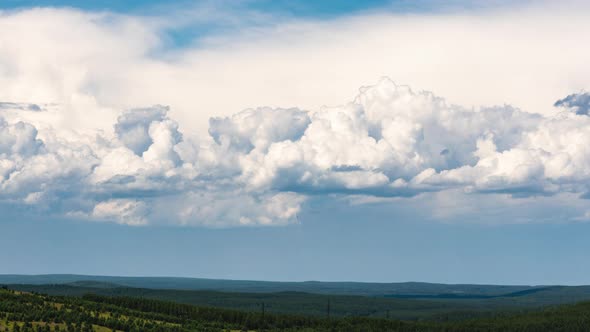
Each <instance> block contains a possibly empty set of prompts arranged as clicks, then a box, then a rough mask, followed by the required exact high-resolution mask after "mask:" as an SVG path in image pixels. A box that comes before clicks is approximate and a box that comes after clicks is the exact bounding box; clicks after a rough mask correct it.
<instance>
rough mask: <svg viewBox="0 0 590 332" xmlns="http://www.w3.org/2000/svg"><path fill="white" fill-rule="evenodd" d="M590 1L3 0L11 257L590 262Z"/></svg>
mask: <svg viewBox="0 0 590 332" xmlns="http://www.w3.org/2000/svg"><path fill="white" fill-rule="evenodd" d="M589 13H590V6H588V5H587V4H584V2H579V1H568V2H564V3H561V4H557V3H555V2H549V1H524V2H519V3H518V4H513V3H512V2H510V1H501V0H498V1H485V2H483V1H482V2H477V1H475V2H474V1H469V2H466V1H460V0H457V1H436V0H423V1H401V0H400V1H377V0H375V1H367V2H358V1H323V2H317V1H255V0H252V1H246V0H244V1H198V2H194V1H191V2H188V1H172V2H170V1H159V0H154V1H125V2H121V1H106V0H104V1H94V2H86V1H84V2H82V1H50V0H45V1H24V0H8V1H5V2H2V3H1V4H0V234H2V235H4V236H3V240H2V241H0V252H2V253H5V254H3V255H6V257H3V259H2V261H3V263H2V266H0V273H11V274H12V273H24V274H43V273H78V274H95V275H135V276H139V275H143V276H185V277H207V278H226V279H257V280H284V281H287V280H289V281H303V280H325V281H379V282H400V281H428V282H445V283H488V284H588V283H590V280H588V277H586V276H588V275H590V274H589V273H588V272H590V267H587V264H585V262H586V261H587V259H586V258H587V257H586V254H585V253H586V252H588V249H590V244H589V243H588V241H586V236H585V235H586V234H588V231H590V224H589V223H588V221H590V208H589V207H588V197H590V149H588V147H587V144H586V142H588V140H589V139H590V113H589V112H590V93H588V92H587V91H588V90H589V89H590V81H589V80H588V77H590V66H588V65H587V59H588V58H589V57H590V47H589V46H588V44H587V43H585V42H583V34H582V33H581V32H582V31H588V29H590V22H588V20H587V17H588V14H589Z"/></svg>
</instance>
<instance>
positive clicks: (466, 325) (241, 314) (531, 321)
mask: <svg viewBox="0 0 590 332" xmlns="http://www.w3.org/2000/svg"><path fill="white" fill-rule="evenodd" d="M105 328H106V329H108V330H109V331H126V332H139V331H146V332H150V331H158V332H166V331H172V332H185V331H211V332H212V331H244V330H250V331H252V330H253V331H326V332H328V331H344V332H347V331H350V332H356V331H359V332H360V331H366V332H370V331H402V332H403V331H449V332H451V331H456V332H462V331H523V332H527V331H531V332H532V331H589V330H590V302H588V303H580V304H576V305H567V306H560V307H555V308H548V309H545V310H542V311H539V312H531V313H526V314H520V315H502V316H497V317H493V318H481V319H471V320H464V321H455V322H444V323H437V322H406V321H400V320H390V319H375V318H366V317H356V318H355V317H347V318H329V317H325V318H318V317H309V316H297V315H283V314H269V313H265V312H262V311H261V312H245V311H237V310H229V309H220V308H208V307H197V306H193V305H187V304H179V303H175V302H167V301H159V300H153V299H143V298H132V297H106V296H99V295H92V294H88V295H85V296H83V297H82V298H79V297H60V296H47V295H41V294H32V293H21V292H15V291H8V290H0V331H18V332H37V331H38V332H46V331H47V332H53V331H66V332H88V331H105Z"/></svg>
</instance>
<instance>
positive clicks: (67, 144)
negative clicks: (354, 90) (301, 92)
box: [0, 78, 590, 227]
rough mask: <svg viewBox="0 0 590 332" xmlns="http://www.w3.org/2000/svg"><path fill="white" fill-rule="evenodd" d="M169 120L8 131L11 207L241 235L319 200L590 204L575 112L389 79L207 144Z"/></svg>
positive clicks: (242, 122) (261, 117) (137, 117)
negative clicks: (346, 98)
mask: <svg viewBox="0 0 590 332" xmlns="http://www.w3.org/2000/svg"><path fill="white" fill-rule="evenodd" d="M22 111H23V110H22V109H20V108H18V107H17V108H16V112H17V113H18V112H22ZM168 113H169V109H168V108H167V107H164V106H153V107H147V108H135V109H130V110H126V111H122V112H120V114H119V116H117V117H116V122H115V123H114V124H113V133H114V134H113V135H112V136H109V135H108V134H106V133H104V132H101V131H94V132H88V133H86V134H80V135H78V136H72V135H71V134H70V133H68V132H61V131H59V130H56V129H55V128H53V127H43V128H41V129H37V128H36V127H35V126H34V125H33V124H30V123H25V122H22V121H20V120H18V119H17V118H18V117H10V118H8V120H7V119H2V120H0V137H1V138H2V140H0V142H1V144H0V176H1V177H0V179H1V181H0V185H1V186H2V194H1V195H0V199H1V200H2V201H3V202H4V203H7V202H12V203H13V204H22V205H27V206H29V207H30V208H32V209H33V210H35V209H36V210H37V211H39V212H41V211H42V212H43V213H52V214H54V215H63V216H69V217H78V218H82V219H90V220H99V221H105V220H107V221H113V222H117V223H121V224H128V225H147V224H160V223H173V224H181V225H202V226H208V227H230V226H254V225H257V226H260V225H286V224H290V223H295V222H298V218H297V216H298V214H299V213H300V211H301V209H302V206H303V204H304V202H305V201H306V200H308V199H310V198H313V197H317V196H324V197H331V196H334V197H341V196H350V197H357V196H359V195H361V196H365V197H382V198H385V197H392V198H394V197H413V196H418V195H421V194H428V193H437V192H449V193H450V192H456V191H457V190H459V191H461V192H463V193H464V194H465V195H475V194H477V195H486V194H487V195H493V194H508V195H510V196H511V197H513V198H512V199H519V198H521V197H535V196H537V197H542V196H547V197H550V196H554V195H561V196H563V195H565V194H574V195H576V194H577V195H578V196H579V197H584V196H583V195H585V194H586V193H587V192H590V171H589V170H590V150H588V149H586V147H585V145H584V144H581V142H586V141H588V140H590V118H588V117H585V116H584V117H580V116H579V115H577V114H575V113H566V114H560V115H559V116H553V117H548V116H542V115H539V114H535V113H527V112H524V111H521V110H519V109H516V108H514V107H511V106H508V105H504V106H496V107H480V108H477V109H473V108H465V107H462V106H459V105H455V104H451V103H449V102H447V101H446V100H445V99H444V98H441V97H438V96H436V95H434V94H433V93H431V92H427V91H415V90H412V89H411V88H409V87H408V86H404V85H398V84H396V83H394V82H393V81H392V80H390V79H388V78H384V79H382V80H381V81H379V82H378V83H377V84H376V85H373V86H366V87H362V88H361V89H360V91H359V93H358V95H357V96H356V97H355V98H354V99H353V101H351V102H349V103H345V104H343V105H342V106H337V107H325V108H323V109H321V110H319V111H316V112H310V111H304V110H300V109H296V108H291V109H281V108H277V109H272V108H257V109H248V110H245V111H242V112H240V113H237V114H235V115H233V116H231V117H225V118H224V117H217V118H213V119H211V121H210V123H211V126H210V128H209V134H210V137H209V139H204V140H201V141H193V140H185V139H184V137H185V135H184V133H183V132H181V130H180V129H179V126H178V124H177V123H176V121H174V120H173V119H172V118H170V116H169V114H168ZM189 136H190V135H189ZM40 137H43V138H44V139H40ZM367 201H370V199H368V200H367Z"/></svg>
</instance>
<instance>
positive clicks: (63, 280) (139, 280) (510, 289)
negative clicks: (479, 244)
mask: <svg viewBox="0 0 590 332" xmlns="http://www.w3.org/2000/svg"><path fill="white" fill-rule="evenodd" d="M76 282H101V283H109V284H116V285H120V286H126V287H136V288H152V289H184V290H214V291H223V292H248V293H275V292H305V293H315V294H338V295H365V296H394V297H395V296H405V295H410V296H411V297H419V296H437V295H440V294H456V295H457V296H461V295H469V296H497V295H503V294H508V293H515V292H521V291H530V290H534V289H537V288H542V286H503V285H467V284H466V285H462V284H459V285H449V284H437V283H423V282H401V283H366V282H320V281H305V282H274V281H250V280H223V279H200V278H178V277H115V276H87V275H72V274H50V275H0V284H30V285H43V284H69V283H76Z"/></svg>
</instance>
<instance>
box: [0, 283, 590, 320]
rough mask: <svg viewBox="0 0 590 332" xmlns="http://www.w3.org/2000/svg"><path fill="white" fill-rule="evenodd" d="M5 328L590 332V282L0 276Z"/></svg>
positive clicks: (1, 308)
mask: <svg viewBox="0 0 590 332" xmlns="http://www.w3.org/2000/svg"><path fill="white" fill-rule="evenodd" d="M0 284H2V289H1V290H0V317H2V318H3V319H2V320H0V329H1V330H2V331H544V330H552V331H553V330H554V331H586V330H587V329H588V326H589V325H588V324H590V286H578V287H573V286H496V285H446V284H428V283H388V284H387V283H381V284H377V283H339V282H299V283H298V282H264V281H239V280H212V279H192V278H166V277H160V278H155V277H105V276H103V277H101V276H83V275H36V276H31V275H29V276H25V275H0Z"/></svg>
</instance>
